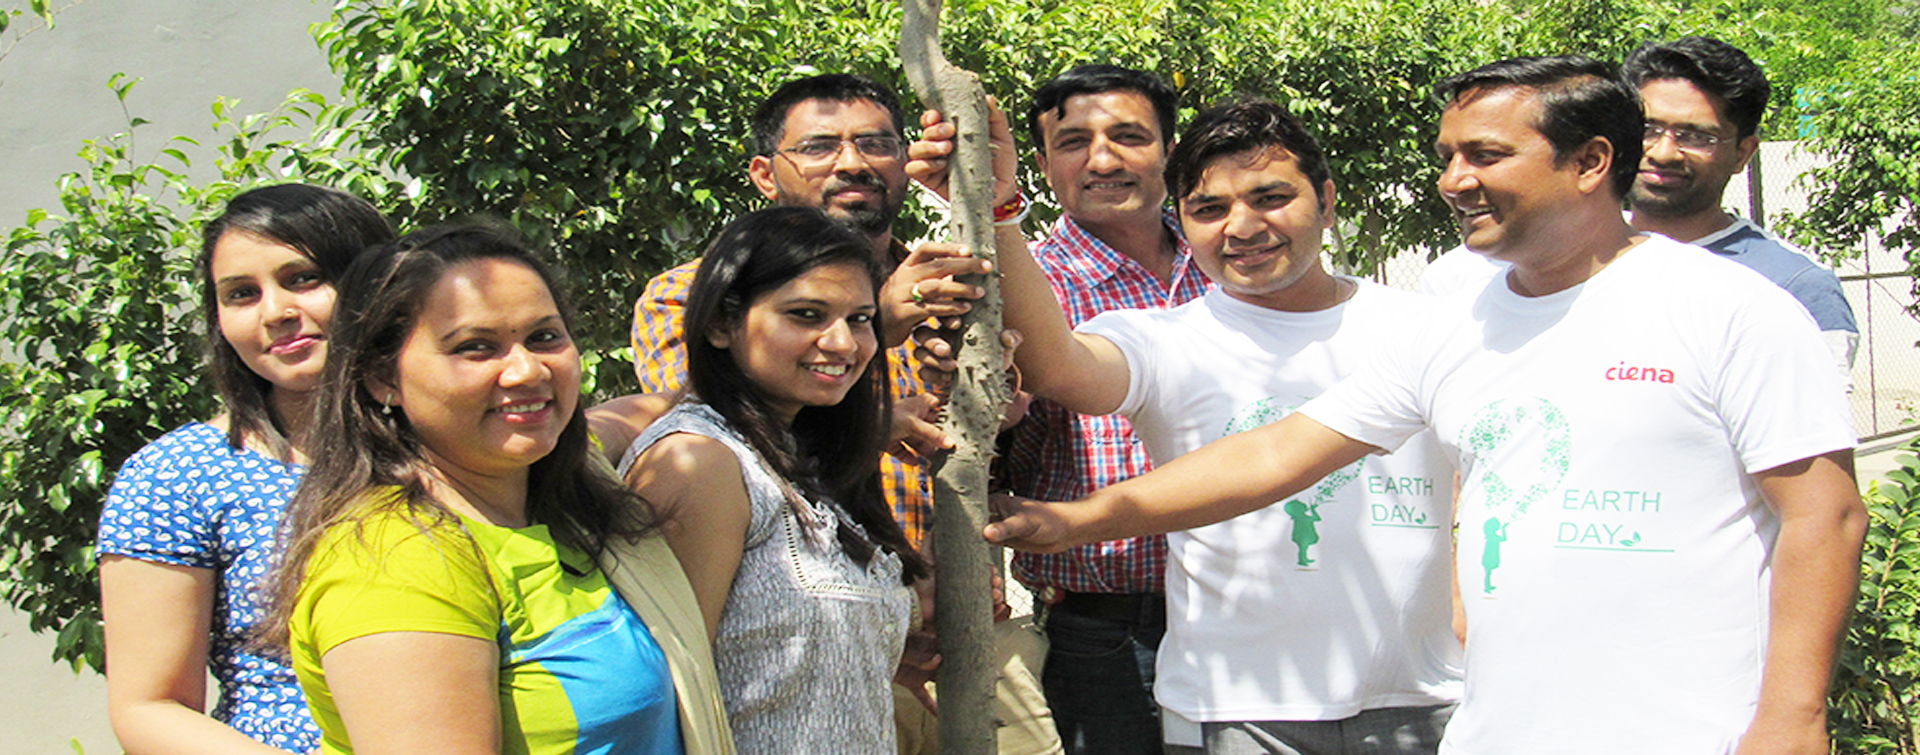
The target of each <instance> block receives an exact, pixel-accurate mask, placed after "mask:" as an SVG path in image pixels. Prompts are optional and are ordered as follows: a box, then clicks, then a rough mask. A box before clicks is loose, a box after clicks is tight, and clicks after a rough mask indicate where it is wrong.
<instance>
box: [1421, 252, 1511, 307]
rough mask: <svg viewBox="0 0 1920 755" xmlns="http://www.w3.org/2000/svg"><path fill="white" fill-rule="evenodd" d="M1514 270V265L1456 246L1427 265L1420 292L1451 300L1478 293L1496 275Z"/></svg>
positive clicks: (1422, 274)
mask: <svg viewBox="0 0 1920 755" xmlns="http://www.w3.org/2000/svg"><path fill="white" fill-rule="evenodd" d="M1511 269H1513V265H1511V264H1508V263H1505V262H1497V261H1494V260H1493V259H1491V258H1489V257H1487V255H1484V254H1481V253H1479V252H1476V251H1473V250H1472V249H1468V248H1467V247H1466V246H1465V245H1461V246H1456V247H1454V248H1452V249H1448V250H1447V253H1446V254H1442V255H1440V256H1439V257H1437V258H1435V259H1434V261H1432V262H1429V263H1427V269H1426V270H1424V271H1422V272H1421V273H1420V284H1419V287H1418V290H1419V291H1420V293H1423V294H1427V295H1428V296H1452V295H1453V294H1454V293H1456V292H1460V291H1465V290H1467V289H1469V288H1471V289H1474V290H1476V291H1477V290H1479V289H1480V288H1481V287H1482V286H1485V285H1487V281H1489V280H1492V279H1493V277H1494V275H1495V274H1500V273H1505V272H1507V271H1508V270H1511Z"/></svg>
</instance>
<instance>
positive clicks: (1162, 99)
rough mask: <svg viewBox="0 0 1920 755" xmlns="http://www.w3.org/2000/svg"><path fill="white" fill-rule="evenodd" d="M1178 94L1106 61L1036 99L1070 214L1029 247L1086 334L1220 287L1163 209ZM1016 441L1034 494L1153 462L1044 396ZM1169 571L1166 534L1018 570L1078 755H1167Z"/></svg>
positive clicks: (1019, 467)
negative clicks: (1161, 702) (1159, 657)
mask: <svg viewBox="0 0 1920 755" xmlns="http://www.w3.org/2000/svg"><path fill="white" fill-rule="evenodd" d="M1174 101H1175V95H1174V93H1173V91H1172V90H1171V89H1169V88H1168V87H1167V85H1166V84H1164V83H1162V82H1161V81H1160V80H1159V79H1157V78H1155V77H1154V76H1153V75H1152V74H1148V73H1145V72H1142V71H1135V70H1131V69H1126V68H1121V67H1118V66H1109V65H1088V66H1081V67H1078V68H1075V69H1073V70H1071V71H1068V72H1066V73H1064V74H1061V75H1060V76H1059V77H1058V78H1055V79H1054V80H1053V81H1050V82H1048V83H1047V84H1046V85H1044V86H1042V87H1041V88H1040V89H1039V90H1038V91H1037V92H1035V93H1034V99H1033V105H1032V108H1031V109H1030V110H1028V113H1027V130H1028V132H1029V134H1030V135H1031V137H1032V139H1033V144H1034V147H1035V151H1036V153H1037V155H1036V158H1037V159H1038V161H1039V164H1040V168H1041V171H1042V172H1043V173H1044V174H1045V175H1046V179H1047V185H1048V186H1049V187H1050V188H1052V189H1053V193H1054V197H1055V199H1057V200H1058V201H1059V203H1060V207H1061V208H1062V209H1063V210H1064V211H1065V214H1063V215H1062V216H1061V218H1060V220H1059V222H1057V223H1056V224H1055V225H1054V227H1053V231H1052V233H1051V234H1050V235H1048V236H1047V238H1045V239H1043V240H1041V241H1039V242H1038V243H1035V244H1034V245H1033V247H1032V251H1033V256H1034V258H1035V259H1036V260H1038V261H1039V263H1040V266H1041V268H1042V269H1043V270H1044V271H1045V272H1046V275H1047V278H1048V281H1049V282H1051V283H1052V284H1053V291H1054V295H1055V296H1056V297H1058V298H1059V300H1060V302H1061V305H1062V306H1064V307H1065V308H1066V312H1067V318H1068V320H1070V321H1071V323H1072V324H1073V325H1079V324H1080V323H1081V322H1084V321H1086V320H1088V319H1090V318H1092V317H1093V316H1094V315H1097V314H1099V313H1101V312H1105V311H1107V310H1113V309H1144V308H1163V307H1173V306H1177V305H1180V304H1184V303H1186V302H1187V301H1189V300H1192V299H1195V298H1198V297H1199V296H1200V295H1201V294H1202V293H1204V292H1205V291H1206V289H1207V286H1208V282H1207V279H1206V277H1205V276H1204V275H1203V274H1201V272H1200V270H1199V269H1198V268H1195V267H1194V266H1193V265H1192V264H1191V261H1190V253H1189V250H1188V248H1187V242H1186V239H1185V238H1184V237H1182V236H1181V234H1180V231H1179V225H1178V223H1177V222H1176V221H1175V219H1174V218H1173V216H1171V215H1169V214H1167V213H1166V210H1165V208H1164V205H1165V204H1166V199H1167V188H1166V183H1165V180H1164V178H1163V177H1162V171H1163V170H1164V169H1165V167H1166V158H1167V152H1168V149H1169V146H1170V143H1171V142H1172V140H1173V136H1174ZM1009 432H1010V434H1011V435H1012V436H1013V437H1012V438H1011V439H1010V441H1009V442H1008V444H1009V450H1008V455H1007V459H1006V465H1007V466H1006V471H1007V473H1008V481H1009V482H1010V483H1011V486H1012V488H1013V492H1015V493H1016V494H1019V495H1021V496H1026V497H1030V498H1036V499H1039V500H1046V501H1062V500H1065V501H1071V500H1076V499H1078V498H1081V497H1084V496H1085V495H1087V494H1088V493H1091V492H1093V491H1094V490H1097V489H1100V488H1103V487H1106V486H1108V485H1111V484H1113V483H1116V482H1119V481H1121V480H1125V479H1127V478H1129V477H1133V476H1135V475H1139V474H1142V473H1145V472H1146V471H1147V470H1148V469H1149V468H1151V466H1152V465H1151V464H1150V463H1149V462H1148V461H1147V455H1146V453H1145V451H1143V450H1142V448H1141V446H1140V441H1139V440H1138V439H1136V438H1135V437H1134V435H1133V428H1132V426H1131V425H1129V424H1128V423H1127V420H1125V419H1123V418H1120V417H1111V416H1109V417H1087V416H1081V415H1078V414H1073V413H1071V412H1068V411H1067V410H1065V409H1062V408H1061V407H1060V406H1059V405H1057V404H1054V403H1052V402H1048V401H1040V400H1036V401H1034V402H1033V404H1032V406H1031V407H1030V408H1029V409H1028V413H1027V418H1026V420H1025V421H1023V422H1022V423H1021V424H1020V425H1019V426H1017V427H1015V428H1014V429H1013V430H1011V431H1009ZM1166 562H1167V543H1166V538H1164V537H1161V536H1154V537H1143V538H1133V539H1130V540H1117V541H1113V542H1107V543H1097V544H1094V545H1088V546H1083V547H1080V548H1075V549H1073V550H1070V551H1067V552H1065V553H1060V554H1055V555H1041V554H1031V553H1021V554H1017V555H1016V556H1015V557H1014V571H1015V576H1016V577H1017V578H1018V579H1019V580H1020V581H1021V582H1022V583H1025V584H1026V585H1027V586H1028V587H1031V588H1033V589H1034V590H1035V591H1036V592H1038V593H1039V594H1040V596H1041V599H1042V601H1043V602H1046V603H1048V604H1049V605H1048V607H1047V609H1046V630H1047V638H1048V640H1049V648H1048V652H1047V662H1046V666H1045V669H1044V671H1043V672H1042V680H1041V682H1042V686H1043V687H1044V689H1045V690H1046V694H1047V704H1048V706H1049V707H1050V708H1052V710H1053V716H1054V723H1055V724H1056V725H1057V726H1058V727H1059V730H1060V739H1061V743H1062V744H1063V745H1064V746H1065V747H1066V749H1067V752H1069V753H1097V754H1098V755H1116V754H1120V755H1124V754H1125V753H1143V754H1146V753H1152V754H1155V755H1157V754H1158V753H1159V752H1160V741H1161V735H1160V724H1159V711H1160V709H1159V706H1158V705H1157V704H1156V703H1155V702H1154V699H1153V666H1154V653H1155V651H1156V650H1157V648H1158V647H1159V644H1160V638H1161V635H1162V634H1164V633H1165V631H1166V589H1165V585H1164V573H1165V570H1166Z"/></svg>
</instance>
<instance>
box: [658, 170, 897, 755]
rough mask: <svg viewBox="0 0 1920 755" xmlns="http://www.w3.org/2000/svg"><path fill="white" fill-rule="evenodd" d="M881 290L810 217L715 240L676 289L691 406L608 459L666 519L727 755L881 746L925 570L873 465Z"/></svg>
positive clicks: (756, 220)
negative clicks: (724, 716)
mask: <svg viewBox="0 0 1920 755" xmlns="http://www.w3.org/2000/svg"><path fill="white" fill-rule="evenodd" d="M882 277H883V274H882V272H881V270H880V269H879V267H878V266H877V264H876V263H875V261H874V259H873V253H872V251H871V248H870V245H869V244H868V243H867V241H866V240H865V239H863V238H861V237H860V236H859V235H857V234H855V233H853V232H852V231H849V230H847V229H845V228H844V227H842V226H840V225H839V224H838V223H836V222H834V221H832V220H831V219H829V218H828V217H827V216H826V215H825V214H824V213H822V212H820V211H819V210H817V209H812V208H797V207H782V208H773V209H769V210H762V211H760V212H756V213H752V214H750V215H747V216H745V217H742V218H741V219H739V220H737V221H735V222H734V223H732V224H731V225H729V226H727V228H725V229H724V230H722V231H721V233H720V237H719V238H718V239H717V240H716V241H715V242H714V244H713V246H712V248H710V249H708V250H707V254H706V256H705V258H704V259H703V260H702V261H701V264H700V269H699V272H698V273H697V275H696V277H695V279H694V283H693V287H692V290H691V291H690V292H689V294H688V299H687V311H686V319H685V329H686V334H687V337H686V338H685V339H684V340H685V342H686V344H687V372H688V382H689V384H690V386H691V389H692V390H691V393H690V395H689V396H688V397H687V398H686V399H684V400H683V401H682V402H681V403H680V404H679V405H678V406H676V407H675V408H674V409H673V410H672V411H671V412H669V413H668V414H667V415H666V416H664V417H662V418H660V419H659V420H658V421H656V422H654V423H653V424H652V425H651V426H650V427H648V428H647V430H646V431H645V432H644V433H642V434H641V435H640V437H639V438H637V439H636V440H635V441H634V442H633V444H632V445H631V446H630V447H629V448H628V449H627V452H626V454H625V455H624V457H623V458H622V461H621V474H622V475H623V476H624V477H625V478H626V480H627V481H628V484H629V485H631V486H633V488H634V489H635V490H636V491H637V492H639V493H640V494H641V495H642V496H643V497H645V498H646V499H647V500H648V501H650V502H651V503H652V504H653V505H655V506H657V507H660V508H661V509H662V510H664V511H670V512H672V521H674V522H675V524H674V525H673V526H672V527H670V528H668V530H667V538H668V541H669V542H670V543H671V544H672V545H673V548H674V551H675V553H676V554H677V555H678V556H679V558H680V560H681V563H682V564H683V565H684V566H685V568H686V571H687V576H688V578H689V579H690V580H691V581H692V583H693V587H694V592H695V594H696V596H697V597H698V598H699V600H700V605H701V610H702V612H703V613H704V614H705V615H706V620H707V626H708V629H709V631H711V632H713V633H714V637H715V640H714V657H715V663H716V665H717V666H718V670H719V674H720V686H721V692H722V694H723V696H724V697H725V698H726V705H727V712H728V715H729V716H730V717H731V719H732V722H733V733H734V738H735V740H736V742H737V744H738V746H739V749H740V752H742V753H781V754H782V755H785V754H787V753H820V754H821V755H859V754H861V753H872V754H873V755H892V753H893V752H894V751H895V745H894V728H893V696H892V692H891V690H890V688H889V680H890V679H891V678H892V676H893V673H894V669H895V666H896V664H897V663H898V661H899V658H900V652H901V646H902V643H903V642H904V640H905V637H906V635H907V632H908V630H909V627H910V625H911V624H912V623H913V622H914V620H915V618H916V617H917V616H918V612H917V611H916V610H915V608H916V604H915V598H914V595H913V592H912V591H911V590H909V589H908V587H907V585H908V584H909V583H910V582H912V581H913V580H914V579H918V578H920V577H923V576H925V575H926V574H927V564H926V561H925V560H924V559H923V558H922V557H921V556H920V555H919V554H918V553H917V552H915V551H914V550H913V548H912V547H911V546H909V545H908V544H907V541H906V536H905V535H904V534H903V533H902V532H901V530H900V526H899V525H898V524H897V523H896V522H895V521H894V519H893V515H892V512H891V510H890V509H889V507H888V506H887V504H886V502H885V500H884V499H883V498H882V497H881V494H880V486H879V479H878V472H879V467H878V465H877V464H875V460H876V457H877V456H878V455H879V454H880V452H881V448H882V444H883V442H884V441H885V438H886V414H887V410H888V397H887V396H888V394H887V366H886V360H885V359H884V358H882V359H876V358H875V355H876V353H877V351H878V343H877V338H876V336H875V333H874V318H875V315H876V303H875V292H876V291H877V290H878V288H879V285H880V282H881V279H882Z"/></svg>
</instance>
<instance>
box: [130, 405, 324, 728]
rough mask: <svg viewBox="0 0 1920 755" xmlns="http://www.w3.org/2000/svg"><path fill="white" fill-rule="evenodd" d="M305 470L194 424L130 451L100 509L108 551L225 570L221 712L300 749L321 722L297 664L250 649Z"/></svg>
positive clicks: (218, 715)
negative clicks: (311, 709) (296, 674)
mask: <svg viewBox="0 0 1920 755" xmlns="http://www.w3.org/2000/svg"><path fill="white" fill-rule="evenodd" d="M305 473H306V468H305V467H302V466H299V465H295V464H286V463H283V462H280V461H278V460H276V459H272V458H269V457H267V456H264V455H261V454H259V453H256V452H254V451H250V450H247V449H236V448H234V447H232V446H230V445H227V436H226V433H224V432H222V431H220V430H218V429H215V428H214V427H212V426H210V425H207V424H205V423H197V422H196V423H194V424H191V425H187V426H185V427H182V428H180V429H178V430H174V431H173V432H170V433H167V434H166V435H164V436H161V438H160V439H159V440H156V441H154V442H152V443H149V444H147V446H146V447H145V448H142V449H140V451H139V452H138V453H136V454H134V455H133V456H132V457H131V458H129V459H127V463H126V464H125V465H123V466H121V467H120V473H119V474H117V475H115V476H114V479H113V488H112V489H111V490H110V491H109V492H108V493H107V503H106V509H105V510H104V511H102V512H101V514H100V547H99V554H100V555H109V554H115V555H122V556H128V557H131V558H136V559H139V560H142V561H152V562H156V563H162V564H176V565H180V566H191V567H197V568H201V569H212V570H214V571H215V572H216V573H217V575H218V576H217V579H216V581H215V587H214V596H213V639H212V646H211V647H210V648H209V649H208V653H207V666H208V668H209V669H211V670H212V672H213V677H214V679H216V680H218V681H219V683H220V701H219V703H218V704H217V705H216V706H215V707H214V710H213V717H214V718H215V719H218V720H221V721H225V722H227V724H228V725H230V726H232V727H233V728H235V729H237V730H239V732H240V733H242V734H245V735H247V736H249V737H252V738H254V739H256V740H259V741H260V742H263V743H266V744H268V745H271V746H274V747H278V748H281V749H284V750H289V751H292V752H307V751H309V750H312V749H314V747H316V746H317V745H318V744H319V737H320V730H319V728H318V727H316V726H315V725H314V723H313V717H312V715H311V714H309V713H308V712H307V701H306V698H305V697H304V696H302V695H301V694H300V687H299V685H298V684H297V683H296V682H295V681H294V678H293V669H291V668H289V667H288V666H286V665H285V664H283V663H281V662H279V661H277V660H274V659H271V658H266V657H262V656H259V655H255V654H253V653H250V652H248V651H247V650H246V647H245V645H246V640H247V632H248V631H249V630H251V629H252V628H253V626H254V625H255V624H256V623H258V622H259V621H260V615H261V612H262V611H263V610H264V605H263V601H262V599H261V598H262V596H261V595H259V594H258V592H257V591H258V589H259V587H260V585H261V583H262V582H263V581H264V580H265V578H266V575H267V572H268V570H269V569H271V568H272V566H273V563H274V556H275V540H274V535H275V530H276V528H277V527H279V525H280V517H281V514H282V513H283V512H284V511H285V510H286V507H287V501H288V499H291V498H292V497H293V492H294V490H295V489H296V488H298V487H299V486H300V477H301V476H302V475H303V474H305Z"/></svg>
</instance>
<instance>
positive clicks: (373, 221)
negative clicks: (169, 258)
mask: <svg viewBox="0 0 1920 755" xmlns="http://www.w3.org/2000/svg"><path fill="white" fill-rule="evenodd" d="M229 233H246V234H251V235H253V236H258V237H260V238H262V239H265V240H267V241H271V242H274V243H276V244H284V245H286V246H289V247H292V248H293V249H294V250H296V251H298V252H300V253H301V254H302V255H305V256H306V257H307V259H310V260H313V264H314V265H315V266H316V267H319V268H320V274H321V275H323V276H325V277H326V280H327V282H328V283H329V284H332V283H337V282H338V281H339V280H340V279H341V277H343V276H345V275H346V273H347V266H348V265H350V264H352V263H353V260H354V257H355V256H357V255H359V254H360V252H361V251H363V250H365V249H366V248H367V247H370V246H373V245H375V244H383V243H386V242H388V241H392V240H393V226H391V225H388V224H387V219H386V218H385V217H383V216H382V215H381V214H380V211H379V210H377V209H374V207H373V205H372V204H369V203H368V202H367V200H364V199H361V198H359V197H356V196H354V195H352V194H348V193H346V192H343V191H335V190H333V189H328V188H325V187H321V186H312V185H309V184H280V185H278V186H267V187H263V188H259V189H254V190H252V191H248V192H245V193H242V194H240V195H239V196H236V197H234V198H233V199H232V200H231V201H229V202H227V207H226V209H225V210H223V211H222V212H221V213H220V216H219V217H216V218H214V219H213V220H211V221H209V222H208V223H207V224H206V225H205V226H204V227H202V228H201V229H200V254H199V255H197V256H195V257H194V260H193V272H194V277H196V278H198V279H199V281H200V316H201V318H202V319H203V320H205V322H206V328H207V371H208V372H210V373H212V374H213V385H214V388H215V389H216V390H217V391H219V393H220V403H221V404H223V405H225V406H226V409H227V445H230V446H233V447H234V448H242V447H244V445H245V442H246V440H247V439H248V438H253V439H256V440H258V441H260V442H261V443H263V444H265V445H266V447H267V448H268V449H269V450H271V451H272V452H273V454H274V455H276V456H278V457H280V458H283V459H285V458H289V451H290V450H291V449H289V448H288V446H287V439H286V435H285V433H283V432H281V420H282V419H283V418H281V417H276V416H274V412H273V405H272V404H271V403H270V402H268V401H267V395H268V394H269V393H271V392H272V391H273V384H272V383H269V382H267V379H266V378H264V377H261V376H260V374H259V373H257V372H254V371H253V369H252V368H250V367H248V366H247V363H246V362H244V361H241V359H240V354H239V353H238V352H236V351H234V350H233V344H231V343H228V342H227V339H226V338H225V337H223V336H221V334H220V306H219V301H218V300H217V295H216V292H215V290H214V281H213V250H214V247H216V246H218V245H219V243H220V239H222V238H224V237H226V235H227V234H229Z"/></svg>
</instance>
